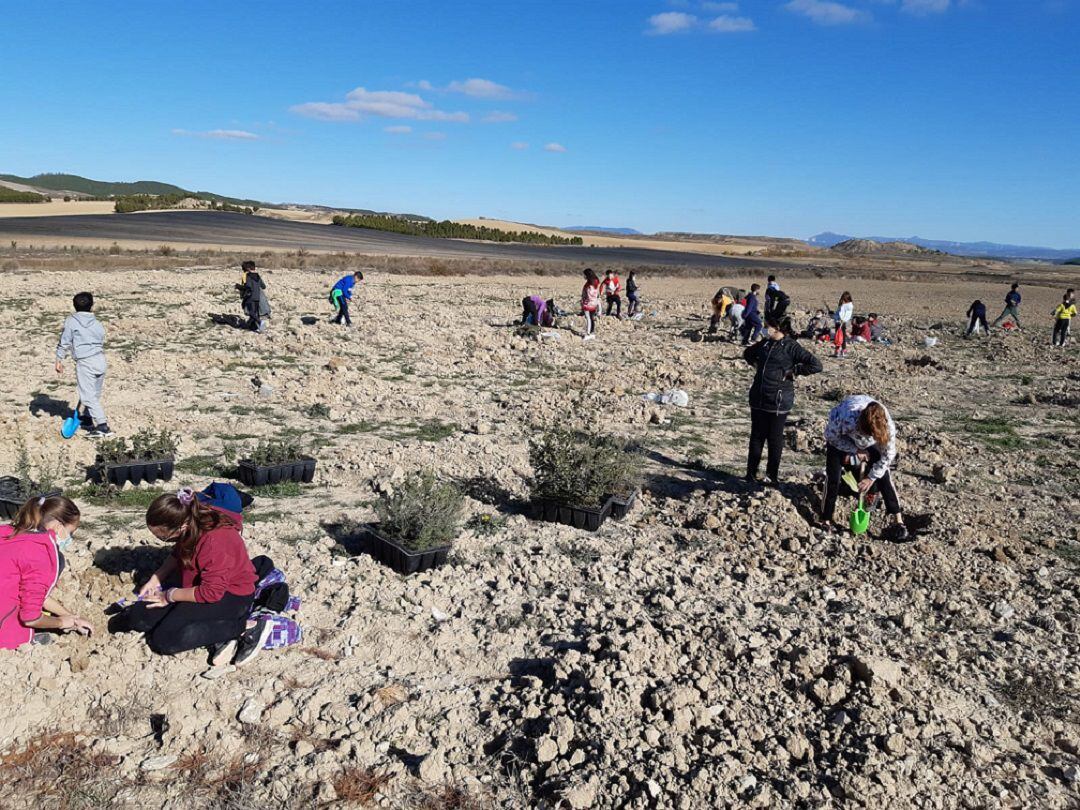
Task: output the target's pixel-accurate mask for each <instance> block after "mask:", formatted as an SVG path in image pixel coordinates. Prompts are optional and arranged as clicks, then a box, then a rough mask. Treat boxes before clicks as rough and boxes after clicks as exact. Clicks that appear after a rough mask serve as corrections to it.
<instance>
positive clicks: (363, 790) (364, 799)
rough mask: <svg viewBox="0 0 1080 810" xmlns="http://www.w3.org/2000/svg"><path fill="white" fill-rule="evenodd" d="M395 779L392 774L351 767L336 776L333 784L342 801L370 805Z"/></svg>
mask: <svg viewBox="0 0 1080 810" xmlns="http://www.w3.org/2000/svg"><path fill="white" fill-rule="evenodd" d="M393 778H394V775H393V774H391V773H386V772H384V771H374V770H370V769H368V768H358V767H356V766H351V767H348V768H346V769H345V770H343V771H342V772H341V773H339V774H338V775H337V776H335V777H334V781H333V783H332V784H333V786H334V792H335V793H336V794H337V797H338V799H339V800H340V801H343V802H345V803H347V804H348V803H355V804H359V805H368V804H372V803H373V802H374V801H375V796H376V795H377V794H378V793H380V792H382V790H383V788H385V787H386V786H387V785H388V784H389V783H390V780H392V779H393Z"/></svg>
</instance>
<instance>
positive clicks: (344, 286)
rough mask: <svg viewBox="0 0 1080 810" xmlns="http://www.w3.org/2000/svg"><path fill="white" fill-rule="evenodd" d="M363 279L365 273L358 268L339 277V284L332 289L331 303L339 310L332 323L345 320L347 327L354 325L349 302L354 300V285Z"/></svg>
mask: <svg viewBox="0 0 1080 810" xmlns="http://www.w3.org/2000/svg"><path fill="white" fill-rule="evenodd" d="M363 280H364V274H363V273H361V272H360V271H359V270H356V271H354V272H353V273H350V274H349V275H347V276H342V277H341V278H339V279H338V281H337V284H335V285H334V287H333V289H331V290H330V303H331V304H333V306H334V309H336V310H337V317H336V318H334V320H333V321H332V323H336V324H340V323H341V322H342V320H344V321H345V326H346V327H349V326H352V320H351V319H350V318H349V302H350V301H352V292H353V287H355V286H356V282H358V281H363Z"/></svg>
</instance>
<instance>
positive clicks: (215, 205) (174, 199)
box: [113, 194, 259, 214]
mask: <svg viewBox="0 0 1080 810" xmlns="http://www.w3.org/2000/svg"><path fill="white" fill-rule="evenodd" d="M191 197H192V195H191V194H128V195H125V196H123V197H117V198H116V199H115V202H114V203H113V210H114V211H116V213H118V214H131V213H134V212H136V211H160V210H162V209H166V208H178V207H180V206H181V205H182V204H183V203H184V201H185V200H187V199H190V198H191ZM196 199H203V198H201V197H200V198H196ZM203 201H204V202H205V203H206V208H207V209H209V210H211V211H231V212H232V213H234V214H254V213H255V212H256V211H258V210H259V209H258V207H251V206H246V205H233V204H231V203H227V202H221V201H219V200H203Z"/></svg>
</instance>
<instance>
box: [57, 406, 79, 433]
mask: <svg viewBox="0 0 1080 810" xmlns="http://www.w3.org/2000/svg"><path fill="white" fill-rule="evenodd" d="M81 404H82V402H81V401H80V402H79V403H77V404H76V405H75V411H74V412H73V413H72V414H71V416H69V417H68V418H67V419H65V420H64V422H63V424H62V425H60V435H61V436H63V437H64V438H65V439H70V438H71V437H72V436H74V435H75V434H76V433H78V432H79V405H81Z"/></svg>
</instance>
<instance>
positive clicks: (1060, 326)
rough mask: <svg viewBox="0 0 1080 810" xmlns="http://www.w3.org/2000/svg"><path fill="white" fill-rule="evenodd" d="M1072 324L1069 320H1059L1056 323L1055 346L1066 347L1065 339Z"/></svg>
mask: <svg viewBox="0 0 1080 810" xmlns="http://www.w3.org/2000/svg"><path fill="white" fill-rule="evenodd" d="M1070 323H1072V321H1071V320H1069V319H1068V318H1058V319H1057V320H1056V321H1054V339H1053V344H1054V345H1055V346H1064V345H1065V338H1066V337H1067V336H1068V334H1069V324H1070Z"/></svg>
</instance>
